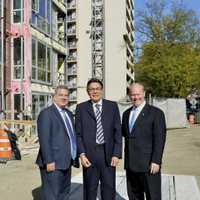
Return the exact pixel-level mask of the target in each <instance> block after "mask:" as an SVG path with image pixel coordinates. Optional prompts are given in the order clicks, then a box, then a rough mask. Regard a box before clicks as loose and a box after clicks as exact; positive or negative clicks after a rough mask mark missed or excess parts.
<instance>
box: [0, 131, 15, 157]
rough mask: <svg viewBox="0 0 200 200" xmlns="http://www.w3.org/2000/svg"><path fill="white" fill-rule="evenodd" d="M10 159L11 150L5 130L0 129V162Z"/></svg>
mask: <svg viewBox="0 0 200 200" xmlns="http://www.w3.org/2000/svg"><path fill="white" fill-rule="evenodd" d="M11 158H12V148H11V144H10V140H9V138H8V134H7V132H6V131H5V130H3V129H0V161H7V160H10V159H11Z"/></svg>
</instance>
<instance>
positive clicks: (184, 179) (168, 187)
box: [70, 172, 200, 200]
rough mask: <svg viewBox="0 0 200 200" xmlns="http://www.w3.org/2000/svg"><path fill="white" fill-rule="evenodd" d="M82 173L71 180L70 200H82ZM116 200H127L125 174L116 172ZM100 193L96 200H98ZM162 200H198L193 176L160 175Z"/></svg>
mask: <svg viewBox="0 0 200 200" xmlns="http://www.w3.org/2000/svg"><path fill="white" fill-rule="evenodd" d="M82 186H83V185H82V173H80V174H78V175H76V176H74V177H73V178H72V188H71V196H70V200H77V199H79V200H82V199H83V187H82ZM116 189H117V194H116V200H128V196H127V192H126V178H125V172H117V179H116ZM100 199H101V198H100V191H98V198H97V200H100ZM162 200H200V191H199V188H198V186H197V182H196V179H195V177H194V176H185V175H167V174H164V175H162Z"/></svg>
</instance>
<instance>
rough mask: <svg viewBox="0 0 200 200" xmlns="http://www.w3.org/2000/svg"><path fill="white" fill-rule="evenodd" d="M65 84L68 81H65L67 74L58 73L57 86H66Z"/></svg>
mask: <svg viewBox="0 0 200 200" xmlns="http://www.w3.org/2000/svg"><path fill="white" fill-rule="evenodd" d="M65 83H66V81H65V74H64V73H59V72H58V77H57V85H64V84H65Z"/></svg>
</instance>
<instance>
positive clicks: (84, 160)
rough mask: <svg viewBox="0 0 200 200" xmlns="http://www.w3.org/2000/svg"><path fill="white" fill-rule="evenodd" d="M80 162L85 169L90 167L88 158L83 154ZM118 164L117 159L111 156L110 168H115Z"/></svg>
mask: <svg viewBox="0 0 200 200" xmlns="http://www.w3.org/2000/svg"><path fill="white" fill-rule="evenodd" d="M80 160H81V164H82V165H83V166H84V167H85V168H88V167H90V166H91V162H90V161H89V160H88V158H87V157H86V155H85V154H82V155H80ZM118 163H119V158H118V157H116V156H113V157H112V160H111V166H112V167H116V166H117V165H118Z"/></svg>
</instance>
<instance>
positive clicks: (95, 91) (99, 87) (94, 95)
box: [87, 78, 103, 102]
mask: <svg viewBox="0 0 200 200" xmlns="http://www.w3.org/2000/svg"><path fill="white" fill-rule="evenodd" d="M87 92H88V95H89V97H90V99H91V100H92V101H93V102H98V101H99V100H100V99H102V97H103V83H102V82H101V81H100V80H99V79H97V78H92V79H90V80H89V81H88V82H87Z"/></svg>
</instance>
